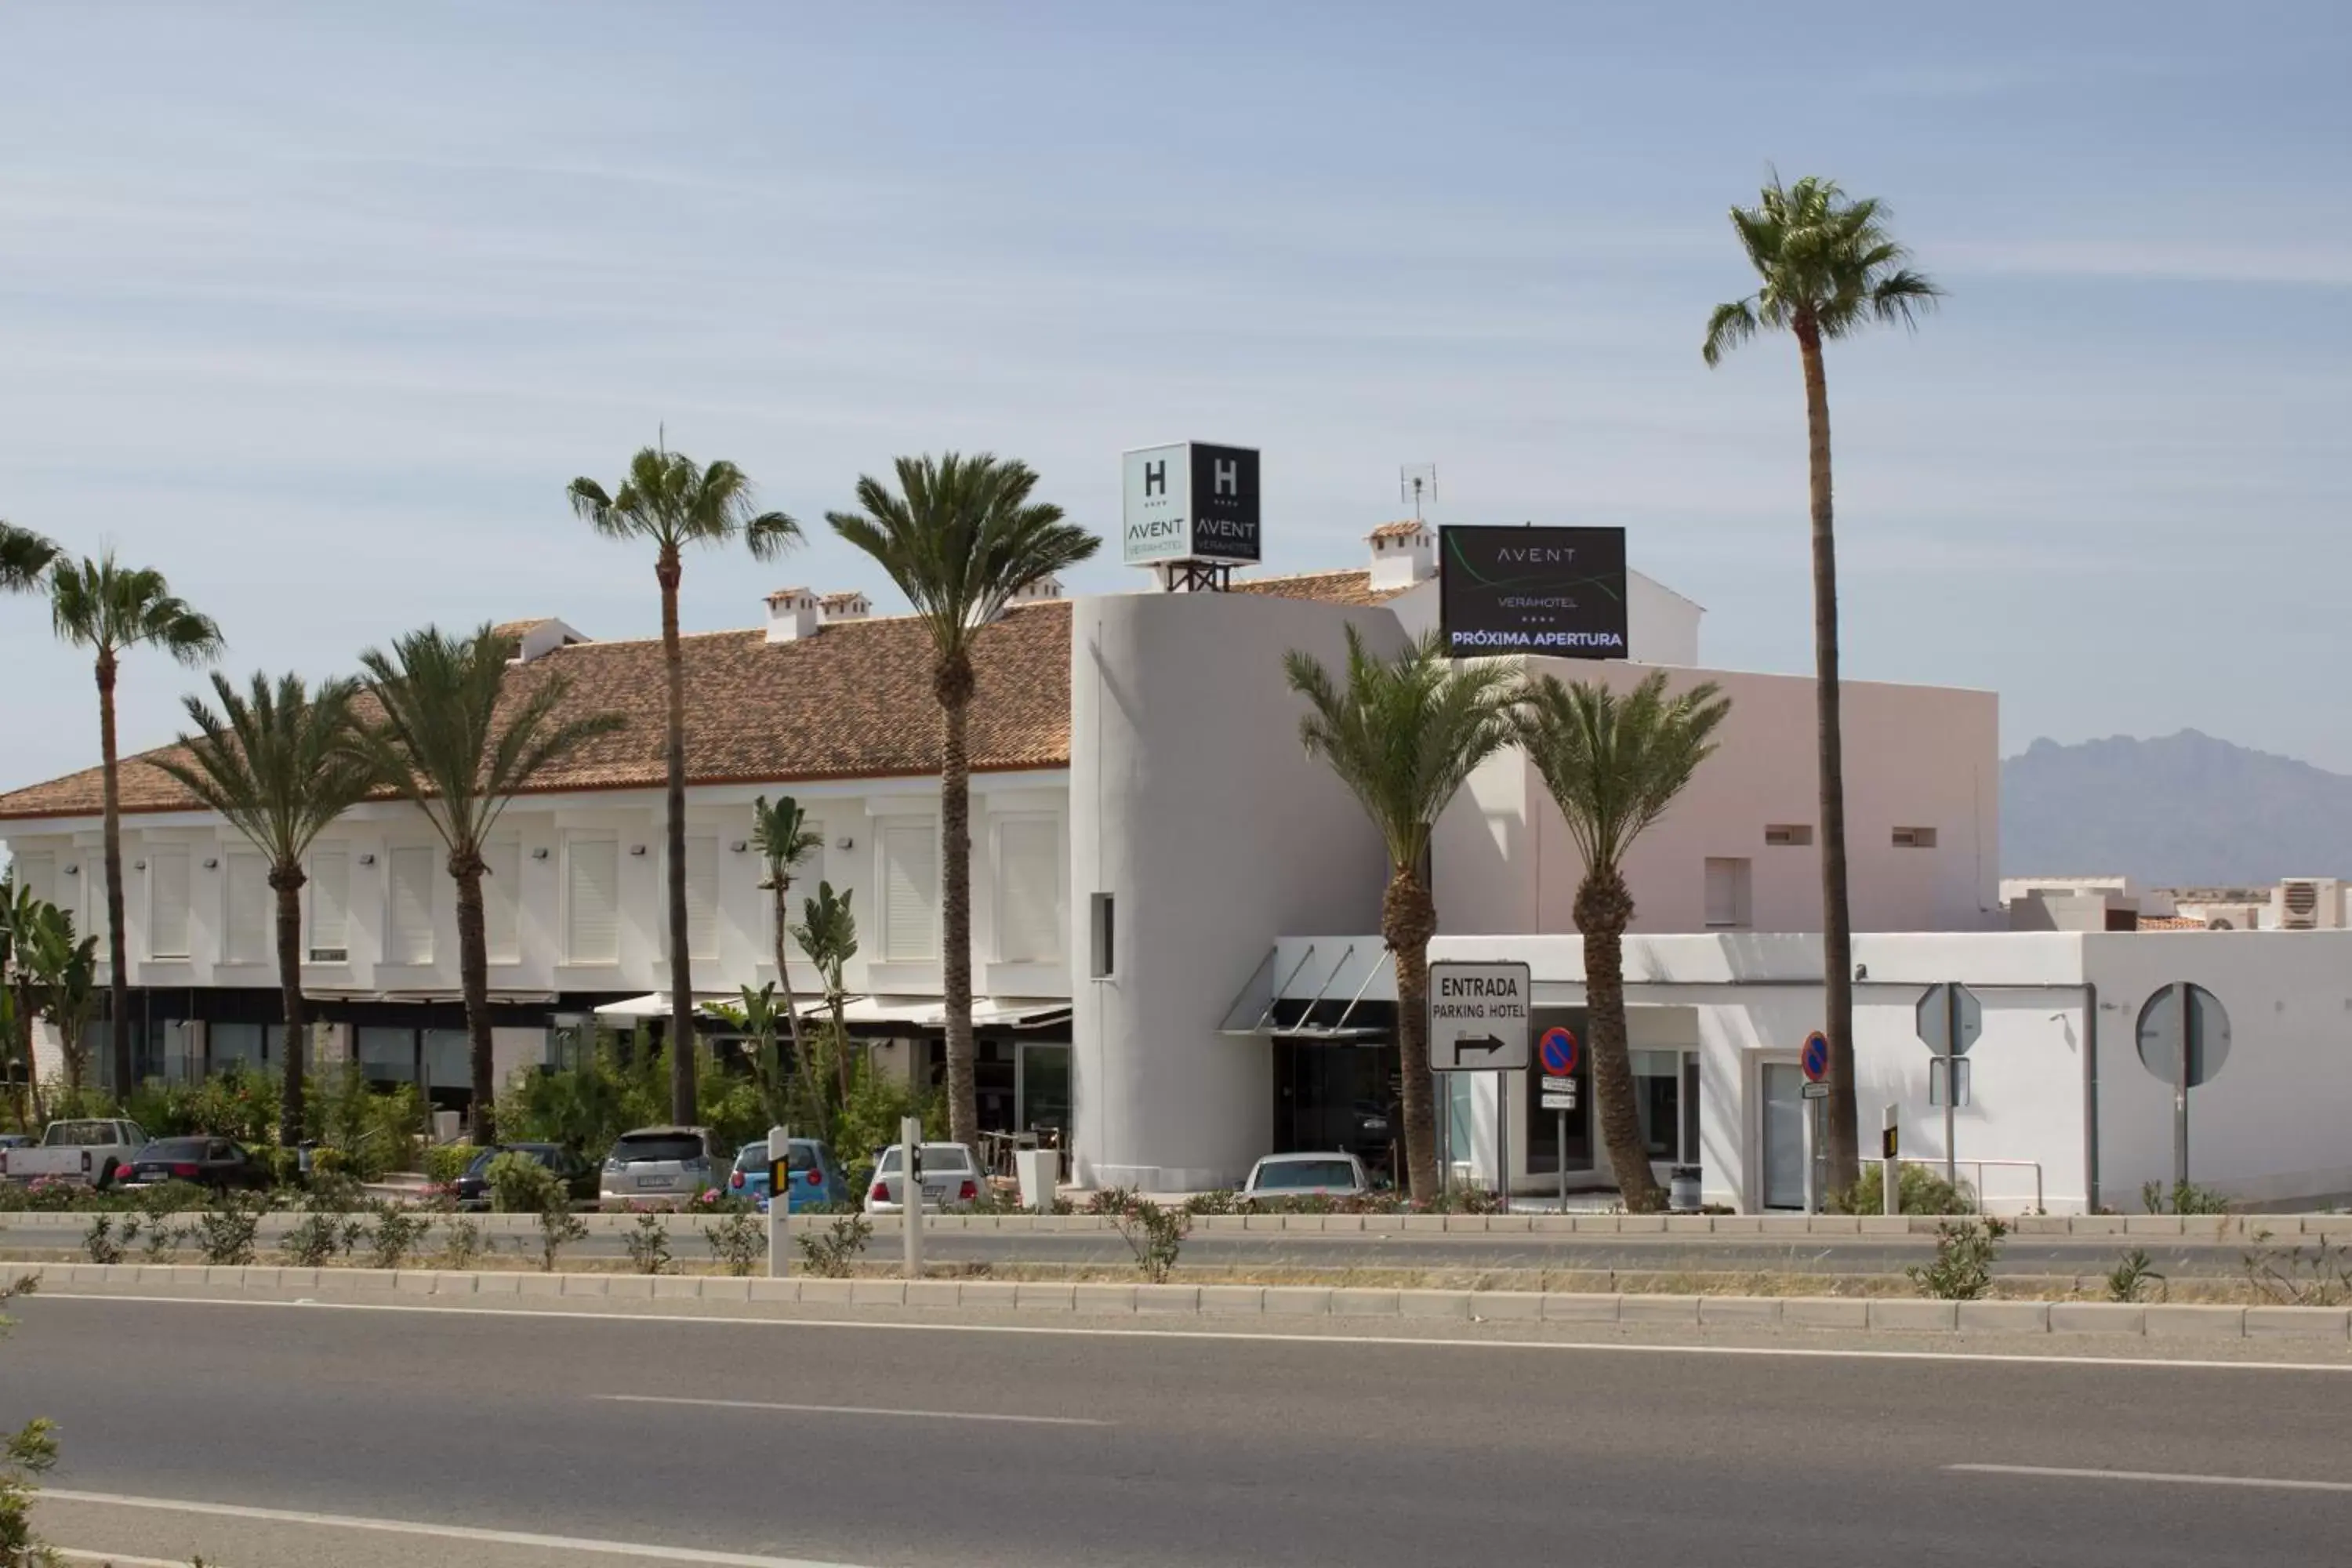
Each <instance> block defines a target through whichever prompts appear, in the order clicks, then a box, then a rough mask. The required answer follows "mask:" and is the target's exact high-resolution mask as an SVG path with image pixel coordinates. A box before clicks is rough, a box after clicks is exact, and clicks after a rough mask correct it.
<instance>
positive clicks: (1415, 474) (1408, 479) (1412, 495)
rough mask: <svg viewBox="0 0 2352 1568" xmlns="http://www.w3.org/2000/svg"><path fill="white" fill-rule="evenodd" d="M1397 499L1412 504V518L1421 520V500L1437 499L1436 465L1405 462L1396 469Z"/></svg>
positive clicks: (1416, 520) (1417, 520)
mask: <svg viewBox="0 0 2352 1568" xmlns="http://www.w3.org/2000/svg"><path fill="white" fill-rule="evenodd" d="M1397 499H1398V500H1402V501H1407V502H1410V503H1411V504H1412V520H1413V521H1415V522H1419V521H1421V509H1422V506H1423V502H1426V501H1433V500H1436V499H1437V465H1436V464H1435V463H1407V464H1406V465H1405V466H1404V467H1402V468H1399V469H1398V470H1397Z"/></svg>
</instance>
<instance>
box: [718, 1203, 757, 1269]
mask: <svg viewBox="0 0 2352 1568" xmlns="http://www.w3.org/2000/svg"><path fill="white" fill-rule="evenodd" d="M702 1236H703V1239H704V1240H706V1241H708V1242H709V1243H710V1255H711V1256H712V1257H713V1258H717V1259H719V1267H721V1268H725V1269H726V1270H727V1272H728V1273H730V1274H732V1275H735V1276H736V1277H738V1278H739V1279H740V1278H741V1277H742V1276H744V1275H747V1274H749V1273H751V1270H752V1269H754V1268H758V1267H759V1264H760V1259H761V1258H764V1257H765V1256H767V1251H768V1226H767V1221H766V1219H765V1218H764V1217H763V1216H762V1215H759V1214H756V1213H754V1212H753V1211H752V1210H751V1207H750V1206H749V1205H746V1206H745V1207H742V1208H738V1209H729V1210H727V1211H726V1212H725V1213H723V1214H722V1215H720V1216H719V1220H718V1222H717V1223H716V1224H714V1225H706V1226H703V1227H702Z"/></svg>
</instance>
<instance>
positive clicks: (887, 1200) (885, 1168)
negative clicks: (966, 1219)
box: [866, 1143, 981, 1214]
mask: <svg viewBox="0 0 2352 1568" xmlns="http://www.w3.org/2000/svg"><path fill="white" fill-rule="evenodd" d="M906 1158H907V1148H906V1145H905V1144H903V1143H893V1144H891V1145H890V1146H889V1147H888V1148H887V1149H885V1150H883V1151H882V1152H881V1154H880V1155H879V1156H878V1157H877V1159H876V1160H875V1162H874V1180H873V1182H872V1184H870V1185H869V1186H868V1187H867V1189H866V1213H867V1214H898V1213H900V1212H902V1211H901V1209H900V1206H899V1205H900V1204H901V1202H902V1201H903V1200H902V1199H901V1196H900V1189H901V1188H902V1187H904V1186H905V1185H906V1178H905V1177H904V1175H902V1174H901V1171H902V1170H903V1168H904V1166H905V1163H906ZM922 1183H923V1208H924V1211H925V1212H926V1213H929V1212H930V1211H932V1210H935V1209H968V1208H970V1207H971V1205H973V1204H974V1203H975V1202H977V1201H978V1200H979V1198H980V1183H981V1174H980V1162H979V1161H978V1160H975V1159H973V1158H972V1155H971V1150H969V1149H967V1148H965V1147H964V1146H963V1145H962V1144H961V1143H926V1144H924V1145H923V1170H922Z"/></svg>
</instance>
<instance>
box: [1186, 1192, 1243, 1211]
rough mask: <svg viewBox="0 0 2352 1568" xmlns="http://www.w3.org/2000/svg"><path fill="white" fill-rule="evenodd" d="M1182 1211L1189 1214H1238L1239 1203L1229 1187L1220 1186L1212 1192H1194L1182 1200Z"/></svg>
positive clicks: (1239, 1209) (1236, 1195)
mask: <svg viewBox="0 0 2352 1568" xmlns="http://www.w3.org/2000/svg"><path fill="white" fill-rule="evenodd" d="M1184 1212H1185V1213H1186V1214H1190V1215H1211V1214H1239V1213H1240V1212H1241V1204H1240V1202H1239V1201H1238V1194H1235V1193H1234V1190H1233V1189H1232V1188H1231V1187H1220V1188H1218V1189H1217V1190H1216V1191H1214V1192H1212V1193H1194V1194H1192V1196H1191V1197H1189V1198H1186V1199H1185V1200H1184Z"/></svg>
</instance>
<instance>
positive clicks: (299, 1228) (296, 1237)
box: [278, 1211, 364, 1268]
mask: <svg viewBox="0 0 2352 1568" xmlns="http://www.w3.org/2000/svg"><path fill="white" fill-rule="evenodd" d="M363 1228H364V1227H362V1226H361V1224H360V1222H359V1221H357V1220H355V1219H346V1218H343V1217H342V1216H341V1215H334V1214H326V1213H320V1212H317V1211H313V1212H312V1213H310V1214H307V1215H303V1216H302V1219H301V1221H300V1222H299V1224H297V1225H296V1226H294V1227H293V1228H292V1229H291V1230H289V1231H288V1232H287V1233H286V1235H285V1237H284V1239H283V1240H281V1241H279V1243H278V1247H279V1249H280V1250H281V1251H283V1252H284V1253H285V1254H286V1256H287V1257H288V1258H289V1259H291V1260H292V1261H293V1262H294V1264H295V1265H296V1266H297V1267H298V1268H326V1267H327V1266H328V1265H329V1264H331V1263H332V1262H334V1260H335V1259H336V1258H340V1257H343V1256H346V1255H348V1254H349V1253H350V1252H351V1250H352V1248H353V1247H357V1246H358V1245H359V1241H360V1235H361V1233H362V1229H363Z"/></svg>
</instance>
